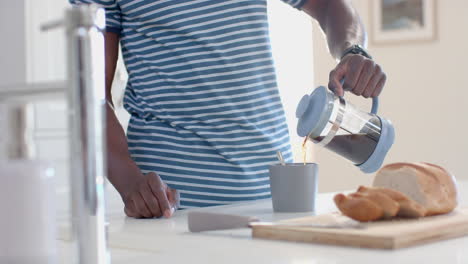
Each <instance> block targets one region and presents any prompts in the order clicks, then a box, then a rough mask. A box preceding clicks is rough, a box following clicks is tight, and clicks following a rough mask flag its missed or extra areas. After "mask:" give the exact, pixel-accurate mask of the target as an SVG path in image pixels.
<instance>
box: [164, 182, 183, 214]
mask: <svg viewBox="0 0 468 264" xmlns="http://www.w3.org/2000/svg"><path fill="white" fill-rule="evenodd" d="M166 194H167V197H168V198H169V202H170V204H171V207H172V208H173V209H174V210H177V209H179V206H180V193H179V191H178V190H176V189H171V188H169V187H167V189H166Z"/></svg>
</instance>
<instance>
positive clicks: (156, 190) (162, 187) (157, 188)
mask: <svg viewBox="0 0 468 264" xmlns="http://www.w3.org/2000/svg"><path fill="white" fill-rule="evenodd" d="M147 177H148V184H149V186H150V187H151V191H152V192H153V195H154V196H156V198H157V200H158V203H159V208H160V209H161V212H162V213H163V215H164V217H167V218H169V217H171V216H172V210H171V205H170V203H169V199H168V198H167V195H166V188H168V187H167V186H166V184H165V183H163V181H162V180H161V178H160V177H159V176H158V175H157V174H156V173H153V172H152V173H149V174H148V175H147Z"/></svg>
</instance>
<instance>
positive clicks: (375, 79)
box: [328, 54, 387, 98]
mask: <svg viewBox="0 0 468 264" xmlns="http://www.w3.org/2000/svg"><path fill="white" fill-rule="evenodd" d="M341 80H344V83H343V84H342V83H341ZM386 80H387V76H386V75H385V73H384V72H383V71H382V68H381V67H380V65H378V64H377V63H375V62H374V61H373V60H371V59H368V58H366V57H364V56H362V55H357V54H349V55H347V56H345V57H344V58H343V59H342V60H341V61H340V63H338V65H337V66H336V67H335V69H333V70H332V71H331V72H330V79H329V83H328V88H329V89H330V90H331V91H333V92H334V93H335V94H336V95H338V96H343V95H344V91H350V92H352V93H353V94H355V95H358V96H361V95H362V96H363V97H365V98H369V97H377V96H379V94H380V93H381V92H382V89H383V87H384V85H385V82H386Z"/></svg>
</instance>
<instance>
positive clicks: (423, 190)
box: [373, 162, 457, 215]
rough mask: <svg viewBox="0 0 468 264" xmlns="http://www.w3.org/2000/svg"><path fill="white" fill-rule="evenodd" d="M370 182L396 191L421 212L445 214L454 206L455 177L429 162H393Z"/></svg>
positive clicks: (455, 199) (455, 202)
mask: <svg viewBox="0 0 468 264" xmlns="http://www.w3.org/2000/svg"><path fill="white" fill-rule="evenodd" d="M373 186H376V187H386V188H389V189H393V190H397V191H400V192H401V193H404V194H405V195H406V196H408V197H409V198H410V199H412V200H414V201H415V202H417V203H419V204H421V205H422V206H423V207H424V208H425V210H426V213H425V215H435V214H445V213H448V212H451V211H452V210H453V209H454V208H455V207H456V206H457V188H456V182H455V178H454V177H453V176H452V175H451V174H450V173H449V172H448V171H446V170H445V169H443V168H442V167H439V166H437V165H434V164H429V163H422V162H421V163H393V164H389V165H386V166H384V167H383V168H382V169H380V170H379V171H378V172H377V175H376V176H375V179H374V183H373Z"/></svg>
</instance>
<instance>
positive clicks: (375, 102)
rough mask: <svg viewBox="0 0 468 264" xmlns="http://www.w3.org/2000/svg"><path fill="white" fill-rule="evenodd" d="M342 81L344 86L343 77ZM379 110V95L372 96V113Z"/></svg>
mask: <svg viewBox="0 0 468 264" xmlns="http://www.w3.org/2000/svg"><path fill="white" fill-rule="evenodd" d="M340 82H341V85H342V86H343V84H344V78H343V79H341V81H340ZM343 89H344V87H343ZM345 91H346V90H345ZM378 111H379V97H372V106H371V114H374V115H376V114H377V112H378Z"/></svg>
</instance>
